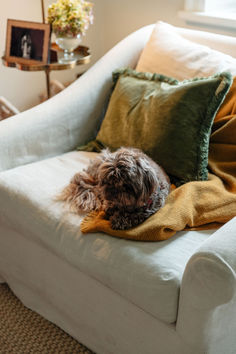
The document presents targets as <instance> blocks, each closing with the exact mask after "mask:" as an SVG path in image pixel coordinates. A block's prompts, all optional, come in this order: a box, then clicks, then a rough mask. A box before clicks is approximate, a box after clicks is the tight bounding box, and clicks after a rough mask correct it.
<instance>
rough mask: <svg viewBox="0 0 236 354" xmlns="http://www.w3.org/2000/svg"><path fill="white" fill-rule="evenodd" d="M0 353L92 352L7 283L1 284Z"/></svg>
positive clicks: (87, 353) (86, 353)
mask: <svg viewBox="0 0 236 354" xmlns="http://www.w3.org/2000/svg"><path fill="white" fill-rule="evenodd" d="M0 353H1V354H8V353H11V354H29V353H31V354H38V353H45V354H51V353H53V354H54V353H58V354H59V353H61V354H62V353H64V354H74V353H76V354H80V353H83V354H92V352H91V351H90V350H89V349H87V348H86V347H84V346H83V345H81V344H80V343H78V342H77V341H76V340H75V339H73V338H72V337H70V336H69V335H68V334H66V333H65V332H64V331H62V330H61V329H60V328H58V327H57V326H55V325H54V324H52V323H51V322H49V321H47V320H45V319H44V318H42V317H41V316H40V315H38V314H37V313H35V312H33V311H31V310H29V309H27V308H26V307H25V306H24V305H23V304H22V303H21V302H20V301H19V300H18V299H17V298H16V296H15V295H14V294H13V293H12V291H11V290H10V289H9V287H8V286H7V285H6V284H0Z"/></svg>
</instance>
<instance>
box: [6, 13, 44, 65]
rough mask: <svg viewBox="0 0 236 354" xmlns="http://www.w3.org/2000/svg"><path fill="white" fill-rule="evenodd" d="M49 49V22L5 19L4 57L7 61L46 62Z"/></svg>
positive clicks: (22, 62)
mask: <svg viewBox="0 0 236 354" xmlns="http://www.w3.org/2000/svg"><path fill="white" fill-rule="evenodd" d="M49 49H50V25H49V24H46V23H40V22H28V21H19V20H10V19H8V20H7V37H6V53H5V57H6V60H7V61H8V62H15V63H21V64H47V63H48V59H49Z"/></svg>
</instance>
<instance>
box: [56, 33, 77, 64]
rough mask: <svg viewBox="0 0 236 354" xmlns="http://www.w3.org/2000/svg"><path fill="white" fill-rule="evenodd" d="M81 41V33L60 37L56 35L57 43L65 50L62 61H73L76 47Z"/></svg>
mask: <svg viewBox="0 0 236 354" xmlns="http://www.w3.org/2000/svg"><path fill="white" fill-rule="evenodd" d="M80 42H81V35H80V34H77V36H75V37H73V36H64V37H59V36H56V44H57V45H58V46H59V47H60V48H61V49H63V50H64V56H63V57H62V58H60V60H59V61H60V62H62V63H65V62H71V61H73V60H75V59H74V49H75V48H77V47H78V45H79V44H80Z"/></svg>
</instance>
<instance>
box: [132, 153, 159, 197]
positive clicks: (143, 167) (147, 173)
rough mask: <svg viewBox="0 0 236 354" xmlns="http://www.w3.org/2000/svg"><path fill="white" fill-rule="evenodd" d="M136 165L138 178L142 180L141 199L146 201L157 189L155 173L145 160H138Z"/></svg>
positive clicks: (157, 183) (157, 182)
mask: <svg viewBox="0 0 236 354" xmlns="http://www.w3.org/2000/svg"><path fill="white" fill-rule="evenodd" d="M137 165H138V172H139V175H140V178H141V179H142V180H143V192H142V196H141V198H143V199H146V198H147V197H149V196H150V195H151V194H152V193H153V192H154V191H155V190H156V189H157V188H158V187H159V181H158V176H157V171H156V170H155V169H154V167H153V166H152V165H151V164H150V163H149V161H148V160H147V159H143V158H142V157H141V158H139V159H138V163H137Z"/></svg>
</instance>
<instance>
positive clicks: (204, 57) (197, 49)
mask: <svg viewBox="0 0 236 354" xmlns="http://www.w3.org/2000/svg"><path fill="white" fill-rule="evenodd" d="M136 70H137V71H143V72H151V73H155V72H156V73H159V74H163V75H166V76H170V77H175V78H176V79H178V80H184V79H190V78H194V77H205V76H210V75H214V74H215V73H218V72H223V71H229V72H231V74H232V75H233V76H235V75H236V59H234V58H233V57H231V56H230V55H227V54H224V53H221V52H218V51H217V50H213V49H211V48H209V47H207V46H204V45H201V44H197V43H194V42H192V41H190V40H188V39H185V38H183V37H182V36H181V35H180V34H179V33H178V32H177V29H176V28H175V27H174V26H172V25H169V24H167V23H164V22H157V23H156V26H155V27H154V30H153V32H152V34H151V37H150V39H149V41H148V43H147V44H146V46H145V48H144V50H143V52H142V54H141V56H140V59H139V61H138V64H137V67H136Z"/></svg>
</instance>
